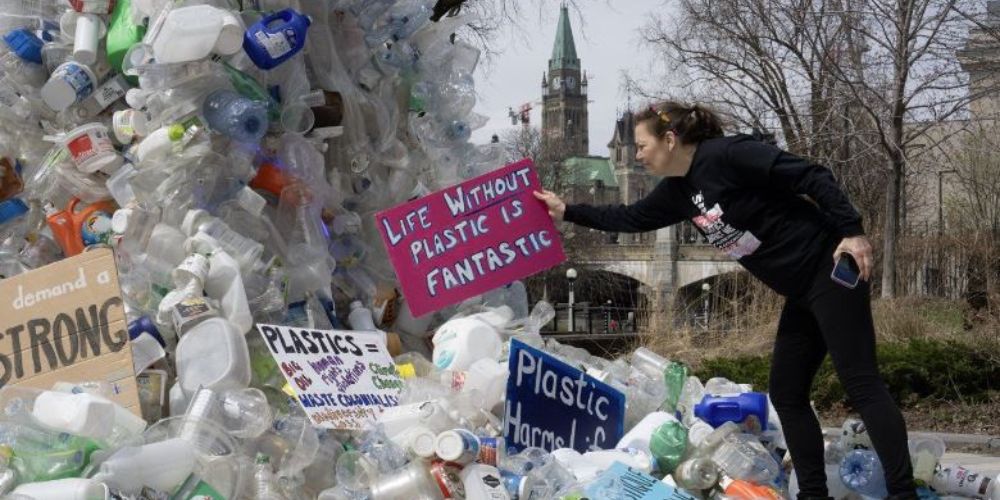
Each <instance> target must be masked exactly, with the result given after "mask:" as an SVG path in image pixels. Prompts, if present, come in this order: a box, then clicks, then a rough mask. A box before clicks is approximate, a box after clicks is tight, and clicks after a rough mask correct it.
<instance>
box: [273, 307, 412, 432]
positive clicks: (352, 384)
mask: <svg viewBox="0 0 1000 500" xmlns="http://www.w3.org/2000/svg"><path fill="white" fill-rule="evenodd" d="M257 330H258V331H260V334H261V335H263V336H264V342H265V343H266V344H267V348H268V349H269V350H270V351H271V355H272V356H273V357H274V360H275V361H276V362H277V363H278V367H279V368H280V369H281V372H282V373H283V374H284V375H285V379H286V380H288V383H289V384H290V385H291V386H292V388H293V389H294V391H295V396H296V398H297V399H298V400H299V404H301V405H302V408H303V409H305V411H306V414H307V415H309V419H310V420H312V423H313V425H314V426H316V427H323V428H327V429H363V428H364V427H365V424H367V423H369V422H372V421H374V420H375V419H377V418H378V416H379V415H380V414H381V413H382V409H383V408H387V407H390V406H396V405H397V404H399V391H400V389H402V387H403V380H402V379H401V378H400V376H399V373H398V372H397V371H396V365H394V364H393V362H392V357H391V356H389V351H388V350H387V349H386V347H385V341H383V340H382V338H381V336H380V335H379V334H378V333H377V332H363V331H340V330H310V329H306V328H293V327H288V326H277V325H260V324H259V325H257Z"/></svg>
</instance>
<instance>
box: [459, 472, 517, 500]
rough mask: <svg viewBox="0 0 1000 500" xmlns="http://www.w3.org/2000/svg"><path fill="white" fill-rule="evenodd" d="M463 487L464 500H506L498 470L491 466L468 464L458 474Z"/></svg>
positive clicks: (507, 495) (506, 493) (507, 494)
mask: <svg viewBox="0 0 1000 500" xmlns="http://www.w3.org/2000/svg"><path fill="white" fill-rule="evenodd" d="M459 477H460V478H462V485H463V486H465V499H466V500H508V499H510V493H508V492H507V488H506V487H504V481H503V478H502V477H501V476H500V470H499V469H497V468H496V467H493V466H492V465H486V464H469V465H466V466H465V468H463V469H462V472H461V473H459Z"/></svg>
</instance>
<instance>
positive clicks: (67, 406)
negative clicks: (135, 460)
mask: <svg viewBox="0 0 1000 500" xmlns="http://www.w3.org/2000/svg"><path fill="white" fill-rule="evenodd" d="M32 415H33V416H34V418H35V420H36V421H38V422H39V423H40V424H42V425H43V426H45V427H47V428H49V429H52V430H56V431H61V432H68V433H70V434H73V435H76V436H83V437H88V438H93V439H100V440H106V439H109V438H111V437H112V436H113V435H114V434H115V433H117V434H119V435H121V434H125V435H136V434H138V433H140V432H142V430H143V429H145V427H146V422H145V421H143V420H142V419H141V418H139V417H137V416H135V415H133V414H132V413H130V412H129V411H127V410H125V409H124V408H122V407H120V406H118V405H117V404H115V403H114V402H112V401H110V400H108V399H105V398H103V397H101V396H97V395H94V394H88V393H80V394H72V393H65V392H58V391H44V392H41V393H40V394H38V396H37V397H36V398H35V400H34V403H33V408H32Z"/></svg>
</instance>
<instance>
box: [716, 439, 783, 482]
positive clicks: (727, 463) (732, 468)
mask: <svg viewBox="0 0 1000 500" xmlns="http://www.w3.org/2000/svg"><path fill="white" fill-rule="evenodd" d="M712 461H713V462H715V464H716V465H718V466H719V468H720V469H722V470H723V471H725V473H726V474H727V475H729V476H730V477H733V478H735V479H743V480H747V481H753V482H755V483H761V484H766V483H769V482H771V481H773V480H774V479H775V478H777V477H778V474H779V473H780V466H779V465H778V463H777V462H776V461H775V460H774V458H773V457H771V454H770V453H768V451H767V449H765V448H764V446H763V445H761V444H760V442H759V441H757V438H755V437H754V436H751V435H749V434H740V433H731V434H728V435H726V436H725V437H724V438H723V439H722V442H721V443H720V444H719V446H718V448H716V449H715V452H713V453H712Z"/></svg>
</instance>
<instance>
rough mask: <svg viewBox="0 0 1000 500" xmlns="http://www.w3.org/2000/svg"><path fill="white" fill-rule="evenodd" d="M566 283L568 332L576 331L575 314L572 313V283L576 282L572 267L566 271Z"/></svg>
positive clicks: (574, 270) (574, 271)
mask: <svg viewBox="0 0 1000 500" xmlns="http://www.w3.org/2000/svg"><path fill="white" fill-rule="evenodd" d="M566 281H568V282H569V331H570V333H572V332H575V331H576V313H575V311H573V303H574V299H575V298H576V297H575V296H574V295H573V282H575V281H576V269H573V268H572V267H571V268H569V269H567V270H566Z"/></svg>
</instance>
